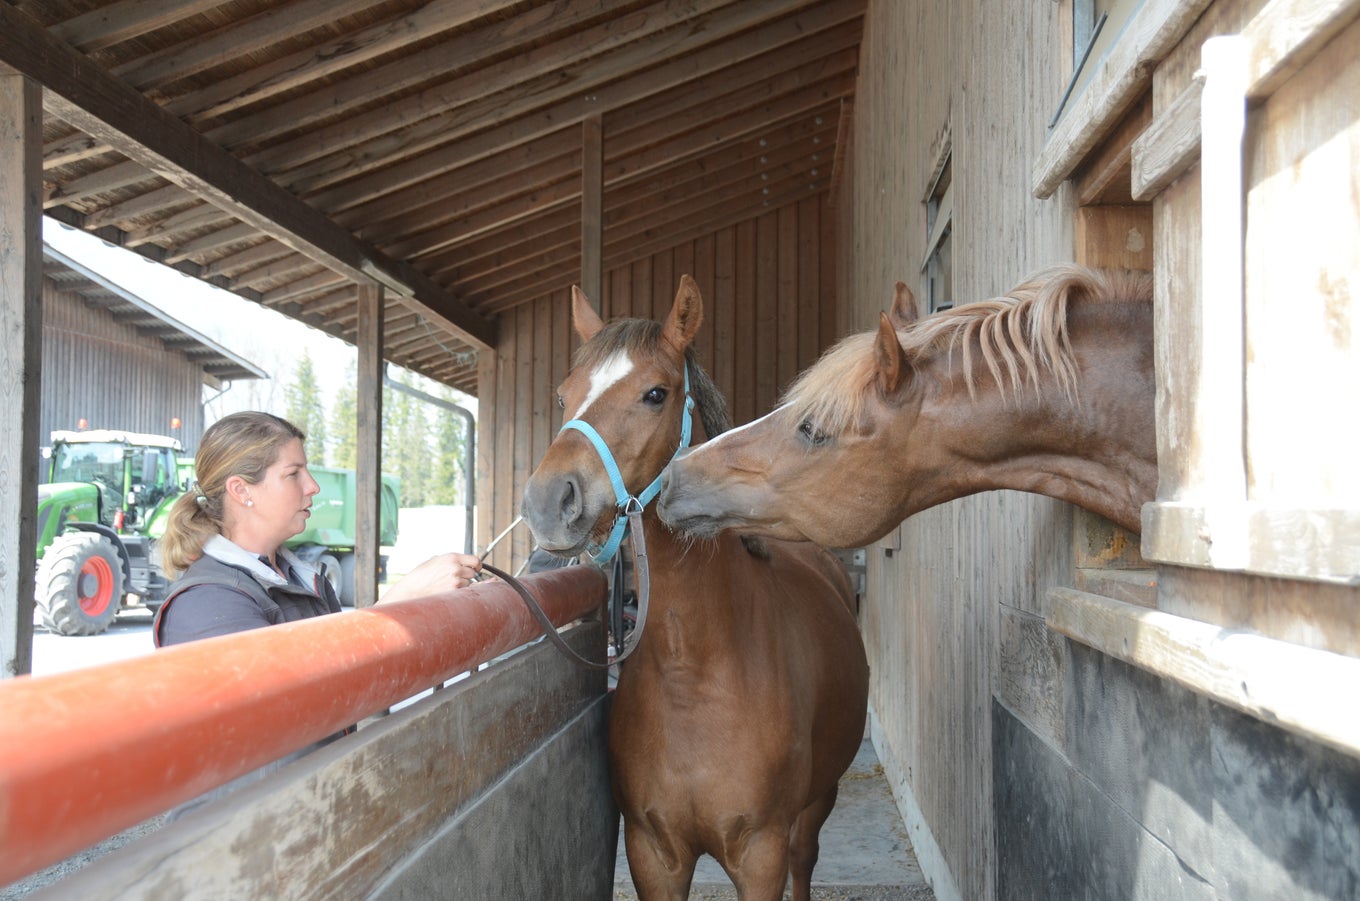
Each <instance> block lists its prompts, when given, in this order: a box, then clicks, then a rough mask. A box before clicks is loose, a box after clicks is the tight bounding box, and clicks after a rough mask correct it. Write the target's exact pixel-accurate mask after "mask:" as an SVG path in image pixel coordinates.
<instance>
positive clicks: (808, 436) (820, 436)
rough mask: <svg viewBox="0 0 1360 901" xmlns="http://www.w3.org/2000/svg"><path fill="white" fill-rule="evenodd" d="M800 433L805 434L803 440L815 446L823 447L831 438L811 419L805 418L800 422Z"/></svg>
mask: <svg viewBox="0 0 1360 901" xmlns="http://www.w3.org/2000/svg"><path fill="white" fill-rule="evenodd" d="M798 434H800V435H802V436H803V440H804V441H806V442H807V443H808V444H811V445H812V446H813V447H821V446H822V445H823V444H826V442H827V441H828V440H830V436H829V435H827V434H826V432H823V431H822V430H821V429H819V428H817V427H816V426H815V425H813V424H812V420H811V419H804V420H803V421H802V422H800V423H798Z"/></svg>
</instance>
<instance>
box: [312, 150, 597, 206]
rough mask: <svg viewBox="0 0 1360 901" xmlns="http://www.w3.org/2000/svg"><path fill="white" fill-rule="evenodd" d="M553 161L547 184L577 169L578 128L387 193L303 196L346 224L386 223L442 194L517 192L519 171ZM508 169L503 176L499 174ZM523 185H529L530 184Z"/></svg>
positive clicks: (339, 191) (337, 192)
mask: <svg viewBox="0 0 1360 901" xmlns="http://www.w3.org/2000/svg"><path fill="white" fill-rule="evenodd" d="M549 163H554V164H556V166H557V167H558V168H557V169H556V170H555V171H556V177H553V178H542V179H540V183H550V182H552V181H556V180H557V178H560V177H563V176H564V175H565V173H568V172H573V171H578V170H579V169H580V168H581V137H580V134H579V129H577V128H565V129H562V130H561V131H558V132H554V133H553V134H551V135H548V136H546V137H544V138H540V139H538V140H535V141H529V142H526V143H523V144H520V145H518V146H515V147H509V148H506V151H505V153H503V154H497V155H495V156H488V157H483V158H482V159H479V160H475V161H473V162H471V163H469V164H468V165H466V166H459V167H458V168H456V169H449V170H448V171H447V172H445V173H443V174H441V175H435V176H432V177H430V178H427V179H424V180H422V181H419V182H416V183H415V184H413V185H410V186H408V187H404V188H399V189H396V190H392V191H389V192H388V193H386V194H383V195H382V196H380V197H376V198H374V199H371V200H366V201H364V202H362V203H358V204H355V203H354V202H353V197H354V195H352V194H350V192H349V190H348V187H349V186H347V185H341V186H340V187H338V188H333V189H331V190H329V191H324V192H322V193H320V194H316V195H311V196H308V197H307V202H308V203H311V204H313V205H314V206H316V207H318V208H320V209H323V210H334V212H332V214H331V215H332V216H333V217H334V218H335V220H336V221H337V222H339V223H341V224H342V225H346V226H348V227H351V228H360V227H361V225H362V226H367V225H372V224H376V223H386V222H389V221H391V220H393V219H396V218H399V217H402V216H404V215H406V214H409V213H411V212H412V211H414V210H417V209H419V208H421V207H423V206H425V205H427V204H430V203H432V202H437V201H438V200H440V199H442V198H447V197H453V196H457V195H460V194H463V193H465V192H469V191H479V190H480V191H483V192H485V191H486V190H488V189H490V190H499V191H501V192H503V193H504V194H506V195H509V194H514V193H519V182H520V176H519V173H521V172H525V171H529V170H534V169H536V168H538V167H543V166H545V164H549ZM507 172H514V173H515V178H514V179H513V180H512V179H507V178H506V177H505V173H507ZM527 187H530V188H531V187H534V184H533V183H531V184H529V185H528V186H527Z"/></svg>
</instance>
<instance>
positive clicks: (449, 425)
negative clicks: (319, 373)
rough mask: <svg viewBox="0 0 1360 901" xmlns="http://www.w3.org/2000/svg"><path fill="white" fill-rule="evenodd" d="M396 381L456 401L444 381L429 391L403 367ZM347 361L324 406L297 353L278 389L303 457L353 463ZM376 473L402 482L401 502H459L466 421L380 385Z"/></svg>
mask: <svg viewBox="0 0 1360 901" xmlns="http://www.w3.org/2000/svg"><path fill="white" fill-rule="evenodd" d="M397 372H398V375H396V377H395V381H397V382H398V383H400V384H402V385H404V386H406V387H408V388H414V389H415V390H418V391H422V392H424V393H426V394H431V395H433V396H435V397H438V398H439V399H441V400H444V401H448V402H450V403H460V401H459V399H458V395H457V394H456V393H455V392H454V391H453V389H451V388H449V387H447V386H442V385H441V386H438V387H437V388H434V389H433V390H430V389H427V388H424V387H420V386H418V385H417V384H416V379H417V377H416V376H415V375H414V374H413V373H411V372H410V371H409V370H405V369H398V370H397ZM357 381H358V379H357V375H356V369H355V366H354V365H353V364H351V365H350V367H349V369H348V371H347V372H346V374H345V382H344V384H343V385H341V386H340V389H339V390H338V391H335V392H334V400H333V402H332V403H331V405H330V409H329V410H328V409H327V407H326V399H325V398H326V394H327V393H330V392H325V391H323V390H322V388H321V385H320V383H319V382H318V380H317V377H316V371H315V368H314V367H313V365H312V360H311V357H310V356H308V355H307V354H305V353H304V354H303V356H302V358H301V359H300V360H298V363H297V366H296V367H295V369H294V371H293V376H292V379H291V381H289V383H288V385H287V386H286V388H285V389H284V404H285V407H286V412H285V413H284V414H283V415H284V417H285V418H286V419H288V420H289V421H290V422H292V423H293V424H294V425H296V426H297V427H298V428H299V429H301V430H302V432H303V433H304V434H305V435H306V436H307V439H306V442H305V446H306V451H307V459H308V461H309V462H311V463H312V464H313V465H324V466H334V467H338V468H341V469H354V468H356V463H357V455H358V447H357V435H358V428H357V426H358V406H359V405H358V387H357ZM382 405H383V415H382V420H383V425H382V428H383V434H382V455H383V456H382V471H383V472H384V473H385V474H387V475H393V476H396V477H397V478H398V479H400V480H401V505H402V506H403V507H425V506H429V505H433V504H461V503H463V502H464V498H463V496H462V495H463V490H464V487H465V485H466V475H467V474H466V471H465V466H466V463H467V459H466V453H465V449H466V447H467V440H468V436H467V425H466V423H465V421H464V419H463V418H462V417H460V416H455V415H453V414H450V413H449V412H448V411H446V410H443V409H441V408H439V407H437V406H434V405H432V404H429V403H427V402H426V401H423V400H421V399H420V398H418V397H412V396H411V395H410V394H407V393H405V392H402V391H398V390H396V389H393V388H390V387H388V386H386V385H384V386H383V401H382Z"/></svg>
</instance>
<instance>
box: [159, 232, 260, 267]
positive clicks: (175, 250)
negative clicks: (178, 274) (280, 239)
mask: <svg viewBox="0 0 1360 901" xmlns="http://www.w3.org/2000/svg"><path fill="white" fill-rule="evenodd" d="M259 231H260V229H259V226H257V225H255V224H254V223H253V222H237V223H235V224H233V225H228V226H227V227H226V228H219V229H217V230H216V231H211V232H208V233H207V234H203V235H199V236H198V237H196V238H190V239H189V240H187V241H182V242H180V243H179V244H176V245H174V246H172V247H167V248H166V254H165V262H166V263H168V264H170V265H174V264H175V263H178V262H180V261H181V260H188V259H191V258H193V257H194V256H196V255H198V254H201V253H205V252H207V251H209V250H216V249H217V248H219V247H229V246H231V245H232V244H240V243H241V242H243V241H250V240H252V239H253V238H254V237H255V236H256V235H257V234H259Z"/></svg>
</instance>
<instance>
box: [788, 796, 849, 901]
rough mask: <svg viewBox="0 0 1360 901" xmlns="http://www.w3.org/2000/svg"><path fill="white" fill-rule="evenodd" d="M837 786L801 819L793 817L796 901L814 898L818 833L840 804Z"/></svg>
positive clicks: (791, 843)
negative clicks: (813, 873)
mask: <svg viewBox="0 0 1360 901" xmlns="http://www.w3.org/2000/svg"><path fill="white" fill-rule="evenodd" d="M838 790H839V789H838V787H837V786H834V785H833V786H831V791H829V792H827V793H826V794H824V795H822V796H821V797H820V798H818V799H816V800H815V801H813V802H812V803H811V804H809V805H808V806H807V807H804V808H803V812H802V813H800V814H798V819H796V820H794V821H793V829H792V834H791V835H790V836H789V872H790V873H792V874H793V896H792V901H811V899H812V868H813V867H815V866H816V865H817V855H818V853H819V849H820V847H821V846H820V844H819V843H818V840H817V836H818V835H820V834H821V831H822V824H824V823H825V822H826V818H827V817H829V816H831V808H833V807H835V806H836V793H837V791H838Z"/></svg>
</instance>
